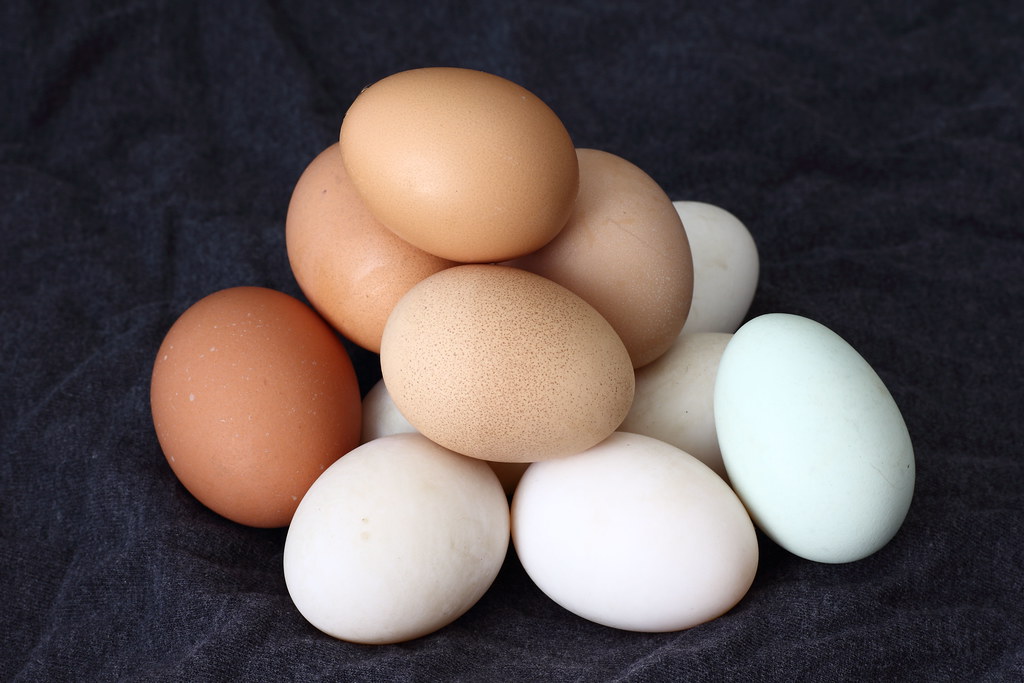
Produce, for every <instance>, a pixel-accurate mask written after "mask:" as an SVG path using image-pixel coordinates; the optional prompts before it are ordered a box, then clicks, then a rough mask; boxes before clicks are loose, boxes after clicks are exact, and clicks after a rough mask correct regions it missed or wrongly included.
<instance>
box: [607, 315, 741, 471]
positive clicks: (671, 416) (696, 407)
mask: <svg viewBox="0 0 1024 683" xmlns="http://www.w3.org/2000/svg"><path fill="white" fill-rule="evenodd" d="M731 338H732V335H730V334H725V333H722V332H698V333H695V334H684V335H681V336H680V337H679V338H678V339H676V341H675V343H674V344H673V345H672V346H671V348H669V350H668V351H666V352H665V353H664V354H663V355H662V356H661V357H659V358H658V359H657V360H655V361H654V362H652V363H649V364H648V365H645V366H644V367H642V368H640V369H639V370H637V371H636V396H635V397H634V399H633V407H632V408H630V410H629V414H628V415H627V416H626V419H625V420H624V421H623V422H622V426H620V427H619V430H620V431H623V432H635V433H637V434H645V435H647V436H650V437H654V438H655V439H660V440H662V441H665V442H667V443H670V444H672V445H673V446H675V447H676V448H679V449H682V450H684V451H686V452H687V453H689V454H690V455H692V456H694V457H695V458H697V459H698V460H700V461H701V462H703V463H704V464H705V465H707V466H708V467H710V468H711V469H712V470H714V471H715V473H716V474H718V475H719V476H720V477H723V478H725V477H726V472H725V464H724V463H723V462H722V450H721V449H720V448H719V447H718V435H717V433H716V431H715V411H714V399H715V376H716V374H717V372H718V361H719V360H721V358H722V352H723V351H725V347H726V344H728V343H729V339H731Z"/></svg>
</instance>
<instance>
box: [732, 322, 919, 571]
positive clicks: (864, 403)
mask: <svg viewBox="0 0 1024 683" xmlns="http://www.w3.org/2000/svg"><path fill="white" fill-rule="evenodd" d="M714 401H715V404H714V410H715V423H716V427H717V431H718V440H719V444H720V446H721V449H722V457H723V460H724V462H725V466H726V470H727V471H728V473H729V478H730V481H731V483H732V486H733V488H734V489H735V490H736V492H737V494H738V495H739V496H740V498H741V499H742V500H743V502H744V504H745V505H746V506H747V509H748V510H749V511H750V515H751V517H752V518H753V519H754V522H755V523H756V524H757V525H758V526H759V527H760V528H761V529H762V530H763V531H764V532H765V533H766V534H767V535H768V536H769V537H770V538H772V539H773V540H774V541H775V542H777V543H778V544H779V545H780V546H782V547H783V548H785V549H786V550H788V551H790V552H792V553H794V554H796V555H799V556H801V557H804V558H806V559H809V560H814V561H818V562H828V563H840V562H851V561H854V560H859V559H862V558H864V557H867V556H868V555H871V554H872V553H874V552H875V551H877V550H878V549H880V548H881V547H882V546H884V545H885V544H886V543H888V542H889V540H890V539H892V537H893V536H894V535H895V534H896V532H897V531H898V529H899V527H900V525H901V524H902V523H903V520H904V518H905V517H906V514H907V511H908V509H909V506H910V501H911V498H912V496H913V491H914V478H915V464H914V452H913V447H912V445H911V441H910V435H909V434H908V432H907V427H906V424H905V423H904V421H903V416H902V415H901V414H900V411H899V408H898V407H897V406H896V402H895V401H894V400H893V398H892V396H891V395H890V394H889V391H888V390H887V389H886V388H885V385H884V384H883V382H882V380H881V379H880V378H879V377H878V375H877V374H876V373H875V371H874V370H873V369H872V368H871V366H870V365H869V364H868V363H867V361H865V360H864V358H863V357H861V356H860V354H858V353H857V352H856V351H855V350H854V349H853V347H851V346H850V345H849V344H847V343H846V342H845V341H844V340H843V339H842V338H841V337H839V335H837V334H836V333H835V332H833V331H831V330H830V329H828V328H827V327H825V326H824V325H822V324H820V323H817V322H815V321H813V320H809V319H807V318H804V317H801V316H796V315H791V314H786V313H772V314H768V315H762V316H759V317H757V318H754V319H753V320H751V321H749V322H747V323H746V324H744V325H743V326H742V327H740V329H739V330H738V331H737V332H736V334H735V335H734V336H733V338H732V340H731V341H730V342H729V344H728V346H727V347H726V349H725V352H724V353H723V355H722V359H721V361H720V363H719V367H718V376H717V379H716V383H715V399H714Z"/></svg>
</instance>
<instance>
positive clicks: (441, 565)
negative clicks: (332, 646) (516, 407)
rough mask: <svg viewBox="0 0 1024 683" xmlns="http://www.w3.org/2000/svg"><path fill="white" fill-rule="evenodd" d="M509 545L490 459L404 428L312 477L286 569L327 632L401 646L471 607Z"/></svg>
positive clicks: (293, 592)
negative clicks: (444, 445)
mask: <svg viewBox="0 0 1024 683" xmlns="http://www.w3.org/2000/svg"><path fill="white" fill-rule="evenodd" d="M508 542H509V510H508V501H507V499H506V498H505V493H504V491H503V490H502V488H501V484H499V483H498V479H497V477H496V476H495V474H494V472H492V471H491V469H490V468H489V467H487V465H486V464H485V463H483V462H482V461H479V460H474V459H473V458H468V457H465V456H462V455H458V454H456V453H453V452H451V451H449V450H446V449H444V448H442V447H441V446H438V445H437V444H435V443H433V442H432V441H430V440H428V439H427V438H426V437H424V436H422V435H420V434H396V435H393V436H388V437H383V438H380V439H375V440H374V441H371V442H369V443H366V444H363V445H362V446H359V447H358V448H356V449H355V450H353V451H351V452H349V453H348V454H347V455H346V456H345V457H343V458H341V459H340V460H338V461H337V462H336V463H334V464H333V465H331V466H330V467H329V468H327V470H325V471H324V473H323V474H322V475H320V478H318V479H317V480H316V481H315V482H314V483H313V486H312V487H310V489H309V492H308V493H306V495H305V497H304V498H303V499H302V501H301V502H300V503H299V507H298V509H297V510H296V511H295V516H294V517H293V518H292V523H291V526H290V527H289V529H288V536H287V538H286V540H285V547H284V576H285V582H286V584H287V587H288V593H289V595H290V596H291V598H292V601H293V602H294V603H295V606H296V608H297V609H298V610H299V612H300V613H301V614H302V616H304V617H305V618H306V619H307V620H308V621H309V622H310V623H311V624H313V626H315V627H317V628H318V629H320V630H321V631H324V632H325V633H327V634H329V635H331V636H334V637H335V638H340V639H342V640H348V641H352V642H357V643H397V642H401V641H406V640H411V639H413V638H418V637H420V636H423V635H426V634H428V633H431V632H433V631H436V630H437V629H439V628H441V627H443V626H445V625H447V624H449V623H451V622H452V621H454V620H455V619H457V618H458V617H459V616H461V615H462V614H464V613H465V612H466V611H467V610H468V609H469V608H470V607H472V606H473V605H474V604H475V603H476V602H477V600H479V599H480V597H481V596H482V595H483V594H484V592H485V591H486V590H487V588H488V587H489V586H490V585H491V583H492V582H493V581H494V578H495V577H496V576H497V574H498V570H499V569H500V568H501V565H502V563H503V562H504V559H505V554H506V551H507V549H508Z"/></svg>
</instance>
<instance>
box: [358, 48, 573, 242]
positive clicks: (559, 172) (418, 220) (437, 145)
mask: <svg viewBox="0 0 1024 683" xmlns="http://www.w3.org/2000/svg"><path fill="white" fill-rule="evenodd" d="M339 140H340V145H341V154H342V157H343V159H344V164H345V167H346V168H347V169H348V172H349V175H350V177H351V178H352V182H353V183H354V184H355V186H356V188H357V189H358V191H359V194H360V195H361V196H362V198H363V200H364V201H365V202H366V205H367V206H368V207H369V209H370V211H371V212H372V213H373V215H374V216H376V217H377V219H378V220H380V221H381V222H382V223H383V224H384V225H386V226H387V227H388V228H390V229H391V230H393V231H394V232H395V233H396V234H397V235H399V236H400V237H402V238H403V239H404V240H406V241H408V242H409V243H410V244H413V245H415V246H417V247H419V248H420V249H423V250H424V251H427V252H430V253H432V254H435V255H437V256H440V257H442V258H445V259H450V260H453V261H461V262H494V261H502V260H505V259H510V258H514V257H516V256H520V255H522V254H526V253H529V252H531V251H534V250H536V249H538V248H540V247H541V246H543V245H544V244H547V243H548V242H549V241H550V240H551V239H552V238H553V237H554V236H555V235H556V234H558V231H559V230H561V229H562V226H563V225H564V224H565V221H566V219H567V218H568V217H569V212H570V211H571V210H572V206H573V202H574V201H575V199H576V192H577V189H578V186H579V168H578V165H577V161H576V154H575V151H574V149H573V144H572V140H571V138H570V137H569V133H568V131H566V129H565V126H564V125H563V124H562V122H561V121H560V120H559V118H558V116H557V115H556V114H555V113H554V112H553V111H552V110H551V108H550V107H548V106H547V105H546V104H545V103H544V102H542V101H541V100H540V99H539V98H538V97H537V96H536V95H534V94H533V93H531V92H530V91H528V90H526V89H525V88H523V87H521V86H519V85H517V84H515V83H513V82H511V81H509V80H507V79H504V78H501V77H500V76H497V75H494V74H489V73H485V72H482V71H476V70H473V69H461V68H450V67H429V68H422V69H412V70H409V71H403V72H399V73H396V74H393V75H390V76H388V77H386V78H384V79H382V80H380V81H378V82H376V83H374V84H373V85H371V86H369V87H368V88H366V89H365V90H363V92H362V93H360V94H359V96H358V97H356V99H355V100H354V101H353V102H352V105H351V106H350V107H349V109H348V111H347V113H346V114H345V118H344V120H343V122H342V126H341V133H340V137H339Z"/></svg>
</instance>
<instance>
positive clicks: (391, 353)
mask: <svg viewBox="0 0 1024 683" xmlns="http://www.w3.org/2000/svg"><path fill="white" fill-rule="evenodd" d="M381 371H382V375H383V379H384V382H385V384H386V385H387V388H388V390H389V392H390V393H391V397H392V399H393V400H394V402H395V404H396V405H397V406H398V409H399V410H400V411H401V412H402V414H403V415H404V416H405V417H406V418H407V419H408V420H409V422H410V423H411V424H412V425H413V426H414V427H415V428H416V429H417V430H419V431H420V432H421V433H423V434H424V435H426V436H427V437H429V438H431V439H433V440H434V441H436V442H437V443H439V444H441V445H443V446H445V447H447V448H450V449H452V450H454V451H457V452H459V453H464V454H466V455H471V456H473V457H477V458H481V459H484V460H496V461H502V462H532V461H536V460H544V459H547V458H554V457H558V456H561V455H567V454H570V453H575V452H578V451H581V450H584V449H586V448H589V447H590V446H592V445H594V444H595V443H597V442H598V441H600V440H601V439H603V438H605V437H606V436H608V435H609V434H611V432H612V431H614V430H615V428H616V427H617V426H618V425H619V423H621V422H622V419H623V418H624V417H625V416H626V413H627V412H628V410H629V406H630V404H631V403H632V400H633V391H634V375H633V367H632V364H631V363H630V359H629V353H628V352H627V351H626V347H625V346H624V345H623V343H622V341H621V340H620V339H619V337H618V335H617V334H616V333H615V330H614V329H613V328H612V327H611V325H610V324H609V323H608V321H607V320H605V319H604V318H603V317H602V316H601V314H600V313H598V312H597V311H596V310H595V309H594V308H593V307H592V306H590V305H589V304H588V303H586V302H585V301H584V300H583V299H581V298H580V297H578V296H577V295H575V294H573V293H572V292H570V291H569V290H567V289H566V288H564V287H562V286H561V285H558V284H556V283H554V282H552V281H550V280H548V279H546V278H543V277H541V276H539V275H535V274H533V273H529V272H527V271H524V270H520V269H517V268H510V267H506V266H499V265H463V266H455V267H454V268H449V269H447V270H443V271H441V272H439V273H436V274H434V275H432V276H430V277H428V278H427V279H425V280H423V281H422V282H420V283H419V284H418V285H416V286H415V287H413V288H412V289H411V290H409V292H408V293H407V294H406V295H405V296H404V297H402V299H401V300H400V301H399V302H398V305H396V306H395V309H394V310H393V311H392V313H391V316H390V317H389V318H388V322H387V325H386V326H385V328H384V336H383V339H382V342H381Z"/></svg>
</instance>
